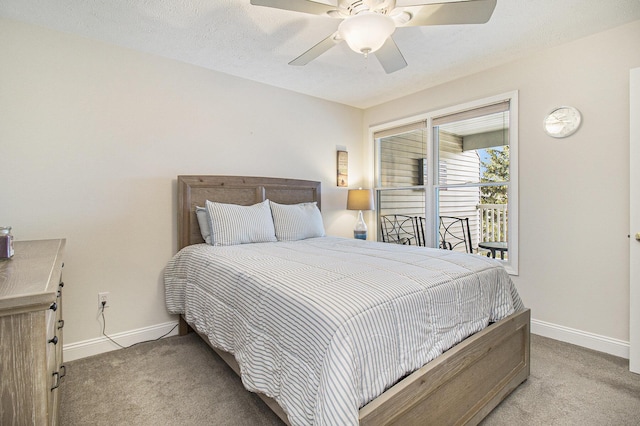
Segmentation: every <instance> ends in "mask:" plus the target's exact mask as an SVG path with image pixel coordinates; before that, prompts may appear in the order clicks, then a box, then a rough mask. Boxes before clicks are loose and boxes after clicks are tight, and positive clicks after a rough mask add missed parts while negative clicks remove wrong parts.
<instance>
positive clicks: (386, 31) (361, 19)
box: [338, 12, 396, 55]
mask: <svg viewBox="0 0 640 426" xmlns="http://www.w3.org/2000/svg"><path fill="white" fill-rule="evenodd" d="M395 29H396V24H395V23H394V22H393V19H391V18H390V17H389V16H387V15H382V14H380V13H375V12H360V13H358V14H357V15H353V16H350V17H348V18H346V19H345V20H344V21H342V22H341V23H340V26H339V27H338V34H339V35H340V37H342V38H343V39H344V40H345V41H346V42H347V44H348V45H349V47H350V48H351V49H352V50H354V51H355V52H358V53H364V54H365V55H366V54H368V53H373V52H375V51H376V50H378V49H380V48H381V47H382V45H383V44H384V42H385V41H386V40H387V38H389V36H390V35H391V34H393V32H394V31H395Z"/></svg>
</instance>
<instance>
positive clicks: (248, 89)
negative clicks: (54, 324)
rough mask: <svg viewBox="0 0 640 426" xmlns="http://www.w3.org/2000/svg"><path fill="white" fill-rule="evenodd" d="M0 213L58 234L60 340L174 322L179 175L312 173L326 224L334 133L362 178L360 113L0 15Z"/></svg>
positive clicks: (23, 228)
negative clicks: (102, 312)
mask: <svg viewBox="0 0 640 426" xmlns="http://www.w3.org/2000/svg"><path fill="white" fill-rule="evenodd" d="M0 58H2V59H1V65H0V146H1V149H0V161H1V162H2V165H1V166H0V224H2V225H11V226H13V232H14V235H15V237H16V239H18V240H29V239H44V238H60V237H65V238H67V255H66V259H65V264H66V266H65V271H64V275H65V282H66V283H67V285H66V286H65V290H64V293H65V304H64V315H65V317H66V318H65V321H66V322H65V324H66V327H65V344H72V343H74V342H80V341H86V340H88V339H94V338H98V337H100V331H101V330H100V324H101V323H100V322H99V320H98V315H97V313H98V310H97V304H98V302H97V297H98V296H97V294H98V292H100V291H108V292H110V299H111V307H110V308H108V309H107V332H108V333H110V334H117V333H121V332H126V331H130V330H136V329H140V328H144V327H149V326H153V325H155V324H160V323H165V322H168V321H172V320H175V317H171V316H169V315H168V314H167V312H166V309H165V307H164V288H163V283H162V271H163V268H164V266H165V264H166V262H167V260H168V259H169V258H170V256H171V255H172V254H173V253H174V251H175V248H176V207H175V205H176V185H175V179H176V176H177V175H179V174H230V175H253V176H276V177H290V178H304V179H312V180H320V181H322V185H323V188H322V189H323V203H322V205H323V215H324V220H325V227H326V229H327V232H328V233H330V234H334V235H343V236H349V235H350V233H351V229H352V226H353V223H354V221H355V215H354V214H353V212H348V211H346V210H344V207H345V205H346V190H345V189H344V188H337V187H336V186H335V179H336V175H335V173H336V145H343V146H346V147H347V148H348V150H349V161H350V164H349V165H350V172H351V176H350V181H351V182H352V184H353V185H354V186H356V185H358V184H361V182H359V180H360V179H361V178H362V173H363V167H362V160H361V158H362V157H363V154H362V151H361V147H360V143H359V141H360V139H361V129H362V114H363V113H362V111H361V110H358V109H355V108H350V107H346V106H344V105H339V104H335V103H331V102H326V101H322V100H319V99H315V98H311V97H308V96H303V95H299V94H295V93H293V92H289V91H285V90H281V89H277V88H273V87H269V86H265V85H261V84H258V83H254V82H251V81H247V80H242V79H238V78H234V77H230V76H228V75H224V74H220V73H216V72H211V71H208V70H205V69H202V68H198V67H194V66H190V65H186V64H183V63H180V62H176V61H172V60H168V59H163V58H159V57H155V56H151V55H146V54H142V53H138V52H134V51H131V50H126V49H122V48H119V47H115V46H111V45H106V44H102V43H98V42H94V41H91V40H87V39H84V38H80V37H77V36H72V35H67V34H63V33H59V32H55V31H50V30H45V29H41V28H38V27H34V26H30V25H24V24H20V23H16V22H11V21H7V20H0Z"/></svg>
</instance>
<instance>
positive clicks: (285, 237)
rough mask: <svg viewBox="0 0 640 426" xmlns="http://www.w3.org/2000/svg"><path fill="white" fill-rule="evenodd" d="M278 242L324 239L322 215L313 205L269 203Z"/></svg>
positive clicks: (316, 206)
mask: <svg viewBox="0 0 640 426" xmlns="http://www.w3.org/2000/svg"><path fill="white" fill-rule="evenodd" d="M269 205H270V206H271V214H272V215H273V225H274V227H275V232H276V238H277V239H278V241H297V240H304V239H306V238H313V237H324V225H323V223H322V214H321V213H320V209H318V205H317V204H316V203H315V202H313V203H300V204H278V203H274V202H273V201H270V202H269Z"/></svg>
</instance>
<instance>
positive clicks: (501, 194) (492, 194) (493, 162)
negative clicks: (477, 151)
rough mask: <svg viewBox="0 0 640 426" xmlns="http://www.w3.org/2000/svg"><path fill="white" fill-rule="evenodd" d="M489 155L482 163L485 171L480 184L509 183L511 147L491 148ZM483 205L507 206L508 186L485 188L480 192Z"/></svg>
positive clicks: (487, 151)
mask: <svg viewBox="0 0 640 426" xmlns="http://www.w3.org/2000/svg"><path fill="white" fill-rule="evenodd" d="M486 153H487V154H488V155H489V157H488V158H486V159H484V160H482V161H481V163H480V167H481V170H482V171H483V173H482V176H481V178H480V182H508V181H509V145H506V146H504V147H500V148H489V149H487V150H486ZM480 199H481V203H482V204H507V186H506V185H501V186H485V187H482V190H481V191H480Z"/></svg>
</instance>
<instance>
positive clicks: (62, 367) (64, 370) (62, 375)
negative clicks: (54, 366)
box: [60, 365, 67, 379]
mask: <svg viewBox="0 0 640 426" xmlns="http://www.w3.org/2000/svg"><path fill="white" fill-rule="evenodd" d="M60 371H62V374H61V375H60V378H61V379H62V378H63V377H64V376H66V375H67V367H66V366H65V365H61V366H60Z"/></svg>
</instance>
